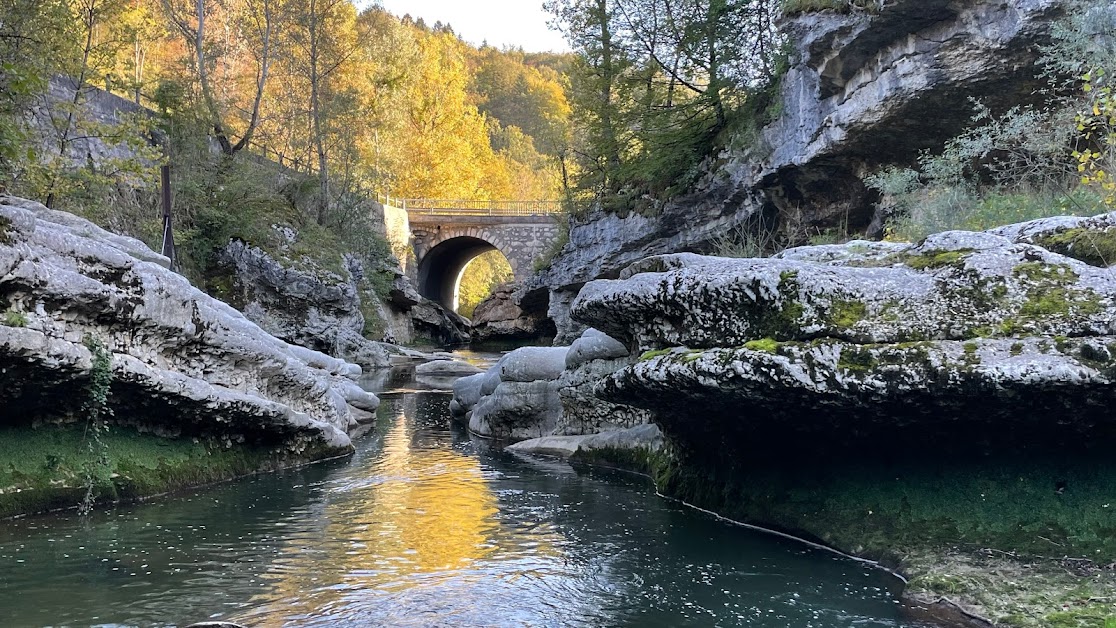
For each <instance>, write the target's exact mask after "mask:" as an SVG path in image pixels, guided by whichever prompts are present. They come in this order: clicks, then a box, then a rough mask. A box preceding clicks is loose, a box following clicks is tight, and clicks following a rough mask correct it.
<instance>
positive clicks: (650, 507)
mask: <svg viewBox="0 0 1116 628" xmlns="http://www.w3.org/2000/svg"><path fill="white" fill-rule="evenodd" d="M379 385H380V386H383V385H385V384H384V383H383V382H381V383H380V384H379ZM386 385H387V386H391V387H393V388H396V389H397V390H396V391H395V392H388V393H385V394H383V395H382V396H383V404H382V407H381V409H380V412H379V413H378V420H377V424H376V426H375V431H373V432H372V433H371V434H369V435H368V436H365V437H363V438H362V439H360V440H359V441H358V442H357V452H356V454H355V455H354V456H353V457H352V458H351V459H348V460H343V461H334V462H329V463H324V464H319V465H314V466H311V467H306V468H303V469H297V470H292V471H287V472H283V473H277V474H271V475H265V476H258V477H251V478H245V479H242V480H239V481H235V482H230V483H227V484H222V485H219V486H215V487H209V488H206V489H203V490H199V491H196V492H193V493H190V494H186V495H180V496H176V497H173V498H167V499H161V500H158V501H154V502H151V503H147V504H140V505H134V506H126V507H118V508H114V509H111V510H107V511H100V512H97V513H95V514H93V515H92V516H89V517H85V518H82V517H78V516H77V515H76V514H73V513H65V514H58V515H50V516H43V517H30V518H26V519H18V520H12V521H0V625H3V626H6V627H21V626H48V625H50V626H87V625H98V626H155V625H157V626H164V625H184V624H188V623H190V622H195V621H203V620H213V619H225V620H232V621H237V622H240V623H242V624H244V625H246V626H253V627H257V626H258V627H270V626H587V627H588V626H640V627H644V626H646V627H656V626H663V627H667V626H715V625H716V626H737V625H739V626H756V627H765V628H766V627H772V628H786V627H792V626H793V627H817V628H835V627H854V626H855V627H858V628H860V627H899V626H902V627H910V626H914V625H915V624H913V623H906V622H904V621H903V620H902V619H901V609H900V606H899V604H898V602H897V600H896V593H897V590H898V588H899V583H898V581H897V580H896V579H895V578H893V577H892V576H889V575H888V574H886V573H883V572H881V571H879V570H875V569H872V568H870V567H869V566H867V565H864V564H861V563H857V562H854V561H851V560H847V559H844V558H841V557H839V556H836V555H833V554H830V553H828V552H824V551H820V550H816V549H811V548H809V547H805V546H803V545H800V544H797V543H795V542H792V541H789V540H785V539H781V538H778V537H774V536H770V535H766V534H762V533H758V532H754V531H751V530H747V529H744V528H740V527H737V526H734V525H731V524H729V523H726V522H723V521H720V520H718V519H716V518H715V517H712V516H709V515H706V514H703V513H701V512H698V511H695V510H692V509H689V508H686V507H685V506H682V505H680V504H677V503H674V502H672V501H669V500H666V499H663V498H661V497H659V496H657V495H656V494H655V492H654V489H653V487H652V486H651V484H650V482H649V481H648V480H646V479H644V478H641V477H638V476H634V475H629V474H623V473H619V472H611V471H605V470H594V469H586V468H580V467H578V468H575V467H571V466H570V465H567V464H565V463H562V462H557V461H552V460H542V459H529V458H519V457H516V456H513V455H511V454H506V453H503V452H500V451H498V450H495V449H492V448H490V447H487V446H486V445H485V443H483V442H478V441H476V440H474V439H471V438H470V437H469V435H468V434H467V433H465V432H464V431H463V430H461V429H459V428H456V427H453V426H451V424H450V421H449V415H448V411H447V402H448V400H449V397H448V396H447V395H446V394H444V393H438V392H431V391H421V390H418V389H417V388H415V387H414V386H413V385H408V383H407V382H405V381H401V380H398V379H396V380H393V381H389V382H388V383H387V384H386ZM399 388H402V389H403V390H398V389H399Z"/></svg>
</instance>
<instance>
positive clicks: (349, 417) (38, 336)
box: [0, 197, 379, 458]
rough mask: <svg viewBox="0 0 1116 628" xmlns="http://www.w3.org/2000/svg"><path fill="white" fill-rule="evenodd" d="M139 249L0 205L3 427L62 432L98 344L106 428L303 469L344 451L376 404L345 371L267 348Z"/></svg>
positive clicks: (339, 364)
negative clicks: (266, 456)
mask: <svg viewBox="0 0 1116 628" xmlns="http://www.w3.org/2000/svg"><path fill="white" fill-rule="evenodd" d="M142 247H143V245H142V244H140V243H138V242H137V241H133V240H130V239H121V238H119V237H118V236H112V235H111V234H106V233H105V232H103V231H101V230H100V229H97V228H96V227H95V226H93V225H92V224H90V223H88V222H86V221H83V220H81V219H79V218H76V217H74V216H70V215H63V214H60V213H59V212H52V211H49V210H47V209H46V208H44V207H42V206H41V205H38V204H35V203H31V202H28V201H21V200H17V199H12V198H10V197H0V299H2V300H3V303H4V304H5V306H6V308H7V312H6V313H5V316H4V321H3V322H4V324H3V325H0V363H2V366H3V370H4V371H5V372H6V373H7V375H5V377H4V378H3V379H2V380H0V401H2V402H3V403H4V404H5V405H6V407H8V408H10V409H12V410H13V412H12V414H11V416H14V417H18V418H19V420H26V421H31V420H47V421H55V422H58V421H61V422H65V421H68V420H74V418H75V417H76V416H78V414H77V413H79V412H80V404H81V400H82V399H84V394H85V393H84V389H85V385H86V382H87V380H88V378H89V376H90V370H91V368H92V364H93V352H92V349H91V347H96V346H98V345H99V346H103V348H104V350H105V351H106V352H107V353H108V355H109V357H110V359H111V368H112V371H113V374H114V378H115V379H114V383H113V385H112V390H111V396H110V401H111V404H112V409H113V410H114V412H115V415H114V420H115V421H116V422H118V423H131V424H135V425H137V426H138V427H140V428H141V429H147V430H153V431H156V432H157V433H161V434H166V435H169V436H193V437H216V438H222V439H225V440H227V441H228V442H240V441H242V440H244V439H250V440H252V441H254V442H263V443H270V444H273V445H274V446H275V447H276V448H279V449H283V448H286V450H287V451H292V452H306V455H308V456H310V457H312V458H317V457H322V456H328V455H337V454H338V453H345V452H348V451H350V450H351V444H350V441H349V437H348V436H347V431H348V430H349V428H350V427H351V426H352V425H354V424H355V423H356V420H357V418H356V417H357V415H358V414H359V413H357V412H354V409H358V410H360V412H367V411H371V410H374V409H375V408H376V406H377V405H378V403H379V401H378V400H377V399H376V397H375V396H374V395H371V394H369V393H366V392H364V391H363V390H360V389H359V387H357V386H356V384H355V383H354V382H353V381H352V380H351V379H350V378H351V377H354V376H357V375H359V373H360V369H359V367H356V366H354V365H352V364H349V363H347V362H344V361H342V360H338V359H336V358H332V357H330V356H327V355H324V354H321V353H318V352H314V351H310V350H308V349H305V348H301V347H294V346H292V345H288V344H287V343H285V342H282V341H280V340H278V339H276V338H275V337H273V336H271V335H269V334H268V333H266V332H265V331H264V330H262V329H260V327H258V326H257V325H256V324H254V323H252V322H251V321H249V320H248V319H247V318H245V317H244V316H243V315H242V314H240V313H239V312H237V311H236V310H234V309H233V308H232V307H229V306H228V305H226V304H224V303H222V302H221V301H218V300H216V299H213V298H211V297H209V296H208V295H206V294H204V293H203V292H201V291H200V290H198V289H196V288H194V287H193V286H191V285H190V284H189V282H188V281H186V279H185V278H183V277H182V276H180V275H178V274H176V273H173V272H171V271H169V270H167V269H166V268H165V267H164V266H163V265H162V264H161V263H159V262H161V261H162V260H159V258H158V256H156V255H155V254H154V253H152V252H151V251H150V250H147V251H144V250H142ZM144 259H154V260H155V262H149V261H143V260H144Z"/></svg>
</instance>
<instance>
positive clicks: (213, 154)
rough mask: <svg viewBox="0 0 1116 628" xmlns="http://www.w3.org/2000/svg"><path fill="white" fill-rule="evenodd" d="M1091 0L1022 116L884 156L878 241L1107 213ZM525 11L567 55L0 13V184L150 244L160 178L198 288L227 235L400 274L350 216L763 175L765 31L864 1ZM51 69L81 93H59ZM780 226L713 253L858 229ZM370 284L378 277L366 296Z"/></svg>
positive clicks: (585, 1) (1099, 51)
mask: <svg viewBox="0 0 1116 628" xmlns="http://www.w3.org/2000/svg"><path fill="white" fill-rule="evenodd" d="M1103 4H1104V3H1103V2H1101V1H1099V0H1082V2H1080V3H1079V5H1078V9H1076V10H1074V11H1071V12H1070V13H1069V14H1068V15H1066V16H1065V17H1064V18H1063V19H1062V20H1061V21H1060V22H1059V23H1058V24H1057V25H1055V28H1054V30H1053V32H1052V37H1051V42H1050V44H1049V45H1048V46H1045V47H1044V48H1043V49H1042V50H1041V51H1039V60H1038V64H1037V66H1036V72H1037V76H1036V80H1035V85H1036V88H1035V89H1036V91H1035V97H1034V99H1033V100H1034V102H1032V103H1029V104H1028V103H1024V104H1020V105H1019V106H1017V107H1015V108H1014V109H1011V110H1010V111H992V110H989V109H987V108H986V107H984V106H983V104H982V103H980V102H974V103H973V119H972V121H971V124H970V129H969V130H968V131H966V132H965V133H964V134H963V135H961V136H959V137H957V138H954V139H953V140H950V141H948V142H945V143H944V144H943V145H941V146H935V147H928V148H927V149H926V150H925V151H924V152H923V153H922V156H921V158H920V159H919V160H918V162H917V163H914V164H894V165H893V166H895V167H889V166H892V165H891V164H879V165H878V166H879V168H878V170H877V172H876V173H875V174H874V175H872V176H869V177H868V178H867V180H866V184H867V185H868V186H870V187H872V188H874V189H875V190H876V192H877V195H878V198H879V199H880V201H881V203H882V205H881V211H883V212H885V213H887V214H888V216H889V217H888V221H887V225H888V226H887V233H888V234H890V235H891V236H892V237H896V238H908V239H909V238H918V237H922V236H924V235H926V234H927V233H930V232H933V231H941V230H944V229H950V228H988V227H989V226H992V225H994V224H1003V223H1006V222H1013V221H1017V220H1023V219H1027V218H1029V217H1037V216H1040V215H1050V214H1054V213H1079V214H1086V213H1096V212H1098V211H1101V210H1103V209H1105V208H1106V207H1111V206H1113V205H1116V196H1114V194H1113V190H1114V189H1116V184H1114V182H1113V177H1112V175H1111V173H1112V172H1113V171H1114V166H1113V160H1114V154H1116V152H1114V150H1113V146H1116V139H1114V138H1116V133H1114V132H1113V128H1116V123H1114V122H1113V112H1114V109H1113V102H1114V97H1113V93H1112V77H1111V76H1110V74H1111V72H1110V68H1111V67H1113V59H1114V58H1116V52H1114V50H1116V44H1114V42H1113V39H1112V37H1111V32H1113V29H1112V28H1111V26H1112V25H1111V24H1109V21H1110V20H1111V14H1110V13H1106V12H1098V11H1100V10H1099V8H1098V7H1101V6H1102V5H1103ZM544 6H545V8H546V9H547V10H548V11H549V13H550V15H551V16H552V25H553V26H554V27H556V28H558V29H560V30H561V31H562V33H563V34H564V35H565V37H566V39H567V40H568V42H569V43H570V46H571V48H572V49H573V53H572V54H551V53H526V52H523V51H521V50H514V49H505V50H499V49H496V48H493V47H491V46H487V45H481V46H479V47H476V46H473V45H471V44H469V43H467V42H465V41H463V40H462V39H461V38H460V37H458V36H457V34H455V32H454V31H453V28H452V26H450V25H447V24H441V23H435V24H426V23H424V22H422V21H421V20H414V19H412V18H410V17H409V16H401V17H400V16H394V15H392V14H390V13H388V12H386V11H384V10H383V9H382V8H380V7H378V6H376V4H375V3H372V4H367V3H354V2H352V1H351V0H0V186H3V188H4V189H6V190H8V191H10V192H11V193H14V194H18V195H22V196H25V197H29V198H33V199H37V200H40V201H42V202H44V203H46V204H47V205H48V206H52V207H56V208H59V209H64V210H67V211H73V212H76V213H79V214H81V215H84V216H86V217H88V218H91V219H93V220H94V221H96V222H98V223H99V224H102V225H104V226H106V227H108V228H109V229H111V230H113V231H115V232H118V233H125V234H129V235H135V236H138V237H140V238H142V239H144V240H146V241H147V242H149V243H152V244H157V243H158V241H159V238H160V236H161V232H160V225H159V222H158V220H157V216H158V214H157V212H156V211H154V210H153V208H154V207H156V205H157V202H156V198H155V196H156V185H155V178H156V172H157V170H158V166H159V165H161V164H163V163H169V164H171V165H172V168H173V173H174V174H173V176H174V179H173V182H172V184H173V191H174V198H175V208H174V209H175V217H176V220H177V221H178V226H179V228H180V233H179V241H180V242H179V243H180V245H181V246H180V251H181V258H182V263H183V267H184V271H185V272H186V273H187V274H188V275H189V276H191V278H192V279H194V280H195V281H196V282H199V283H201V284H202V285H206V286H207V287H208V288H210V289H211V291H213V290H219V285H217V284H214V283H213V282H212V281H210V279H212V277H211V275H212V274H213V269H212V266H213V259H212V257H213V251H215V250H216V249H218V248H220V247H221V246H223V245H224V243H226V242H228V241H229V239H230V238H239V239H242V240H245V241H247V242H249V243H252V244H256V245H259V246H261V247H263V248H264V249H265V250H270V251H275V250H279V249H280V248H282V249H284V251H283V252H284V254H285V255H286V256H288V257H293V258H295V259H300V258H310V259H313V260H314V261H315V262H316V263H317V265H319V266H321V267H324V268H326V269H338V268H339V267H340V266H341V265H342V264H341V260H342V255H343V254H345V253H349V254H357V255H359V256H362V257H364V258H366V259H367V260H369V261H371V262H373V263H372V264H371V265H370V267H371V268H372V269H377V268H381V267H387V266H393V265H394V263H393V262H392V261H391V260H392V257H393V256H394V257H396V258H403V257H405V256H406V255H407V251H405V250H396V251H392V250H390V247H389V245H388V244H387V243H386V242H384V241H383V238H382V237H379V236H377V235H376V233H377V230H376V229H375V228H374V227H375V225H373V224H372V221H373V219H372V218H370V216H371V215H372V213H373V212H371V211H370V210H369V206H368V205H369V201H370V200H371V199H375V198H377V197H381V196H382V195H391V196H394V197H427V198H460V199H495V200H501V199H552V200H553V199H560V200H564V201H566V203H567V207H568V209H569V210H570V211H571V212H573V213H574V214H576V215H578V217H579V219H580V218H582V217H584V216H585V215H586V214H587V213H588V212H589V211H590V210H591V209H599V210H604V211H614V212H620V213H626V212H630V211H637V212H640V213H644V214H648V215H651V214H654V213H656V212H657V211H659V210H660V209H661V207H662V206H663V204H664V203H667V202H671V199H672V198H676V197H678V196H679V195H680V194H682V193H685V192H688V191H692V190H693V189H694V185H695V184H696V183H697V181H698V180H699V179H700V178H701V177H702V176H703V173H708V172H711V171H715V170H716V168H717V164H718V163H719V162H718V160H721V159H723V158H724V156H725V155H726V154H737V155H739V154H745V155H750V157H748V158H749V159H753V160H759V161H762V159H763V155H764V154H765V153H764V151H765V150H766V149H767V147H765V145H764V136H763V132H762V129H763V127H764V126H765V125H766V124H768V123H770V122H771V121H773V120H776V119H778V118H779V116H780V115H782V108H781V104H780V98H779V94H780V87H781V81H782V78H783V76H784V75H785V74H786V72H787V69H788V68H789V67H790V66H791V65H792V64H793V63H794V59H792V58H791V53H790V49H789V48H788V46H787V42H786V41H785V36H784V35H783V34H782V31H781V29H780V26H779V25H780V20H781V19H784V18H787V17H794V16H795V15H798V14H801V13H805V12H811V11H838V12H867V13H871V12H874V11H878V5H877V3H875V2H869V1H867V0H855V1H848V2H846V1H844V0H840V1H837V0H548V1H547V2H545V3H544ZM52 77H69V79H70V80H72V81H73V83H74V84H75V85H76V89H74V90H72V93H71V92H65V93H62V94H59V93H58V90H57V89H54V88H53V83H52ZM94 88H97V89H106V90H108V91H110V92H113V93H115V94H117V95H118V96H121V97H123V98H127V99H129V100H131V101H134V102H135V103H136V104H138V105H139V106H141V107H142V108H143V109H141V110H139V111H140V112H139V113H137V114H136V115H134V116H131V117H130V118H127V119H124V120H122V123H120V124H113V125H106V124H103V123H99V122H98V121H96V120H94V119H90V118H89V116H88V115H87V114H88V108H87V107H86V106H85V104H86V103H85V101H86V100H87V99H88V98H90V97H91V95H92V93H93V92H94ZM89 138H98V139H100V140H102V141H103V143H104V144H106V145H110V146H118V147H119V146H126V147H127V150H124V151H119V150H118V151H110V152H109V154H108V155H99V156H97V158H96V159H94V158H93V156H91V155H85V154H81V150H80V147H81V146H83V145H84V144H82V142H84V141H86V140H88V139H89ZM795 224H796V223H794V222H793V221H789V222H788V221H780V222H776V223H775V224H771V225H761V226H760V230H761V231H762V230H768V231H771V230H774V232H775V233H759V234H752V233H741V234H730V235H731V236H732V237H726V238H725V241H724V242H723V243H720V244H717V243H714V244H715V245H716V246H715V247H714V248H715V249H717V250H715V251H714V252H717V253H720V254H727V255H759V254H764V253H767V252H770V251H771V250H774V249H776V248H779V247H781V246H786V245H791V244H801V243H803V242H804V241H805V240H807V239H809V240H815V241H827V240H828V241H831V240H839V239H843V238H847V237H850V236H852V235H855V234H849V233H848V232H847V229H846V230H845V231H844V232H841V230H840V229H835V230H833V231H832V232H826V233H822V232H820V231H817V232H806V231H802V230H795V229H794V228H793V227H794V225H795ZM275 225H285V226H289V227H291V228H292V230H293V231H294V232H296V233H297V234H298V238H297V241H296V242H294V243H289V242H285V241H284V239H283V237H282V235H281V233H280V231H281V230H276V229H275V228H274V226H275ZM846 227H847V225H846ZM496 257H499V256H496ZM545 263H546V261H545V260H543V261H542V264H543V265H545ZM475 266H476V268H472V269H471V270H470V271H469V273H467V274H466V277H465V281H466V285H464V286H463V289H462V294H464V295H469V296H468V298H467V299H466V300H465V301H464V304H463V307H464V308H465V311H471V309H472V306H473V305H475V302H474V301H475V300H476V299H478V298H481V297H479V296H477V295H485V294H488V292H489V291H490V290H491V288H492V287H494V285H495V284H496V283H499V282H501V281H504V280H507V279H509V278H510V277H509V272H508V267H507V266H506V263H504V261H503V260H500V259H495V258H494V257H493V256H488V257H486V258H485V259H483V260H479V261H478V262H477V264H476V265H475ZM473 283H476V285H473ZM383 288H384V282H383V281H377V280H376V279H375V276H374V273H373V279H372V281H370V285H369V286H368V289H369V290H380V291H381V292H382V290H383Z"/></svg>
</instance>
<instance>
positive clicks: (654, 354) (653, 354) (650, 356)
mask: <svg viewBox="0 0 1116 628" xmlns="http://www.w3.org/2000/svg"><path fill="white" fill-rule="evenodd" d="M670 352H671V349H656V350H654V351H644V352H643V355H641V356H639V359H640V360H641V361H647V360H654V359H655V358H659V357H662V356H664V355H668V354H669V353H670Z"/></svg>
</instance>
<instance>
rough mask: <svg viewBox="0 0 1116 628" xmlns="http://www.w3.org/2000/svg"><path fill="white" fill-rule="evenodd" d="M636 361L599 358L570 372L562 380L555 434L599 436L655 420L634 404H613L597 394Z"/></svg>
mask: <svg viewBox="0 0 1116 628" xmlns="http://www.w3.org/2000/svg"><path fill="white" fill-rule="evenodd" d="M631 363H632V360H631V359H629V358H627V357H623V358H617V359H611V360H606V359H598V360H591V361H588V362H582V363H581V364H578V365H577V366H574V367H571V368H569V369H567V370H566V371H565V372H564V373H562V376H561V377H559V378H558V396H559V398H560V399H561V401H562V418H561V420H559V422H558V425H557V426H556V427H555V429H554V433H555V434H558V435H562V434H595V433H597V432H608V431H615V430H623V429H627V428H631V427H634V426H637V425H641V424H644V423H649V422H650V421H651V417H652V414H651V412H649V411H648V410H645V409H643V408H639V407H635V406H632V405H622V404H618V403H610V402H608V401H605V400H604V399H602V398H600V397H599V396H597V394H596V386H597V384H599V383H600V382H601V381H602V380H604V379H606V378H607V377H609V376H610V375H612V374H613V373H615V372H617V371H619V370H621V369H623V368H626V367H628V366H630V365H631Z"/></svg>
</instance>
